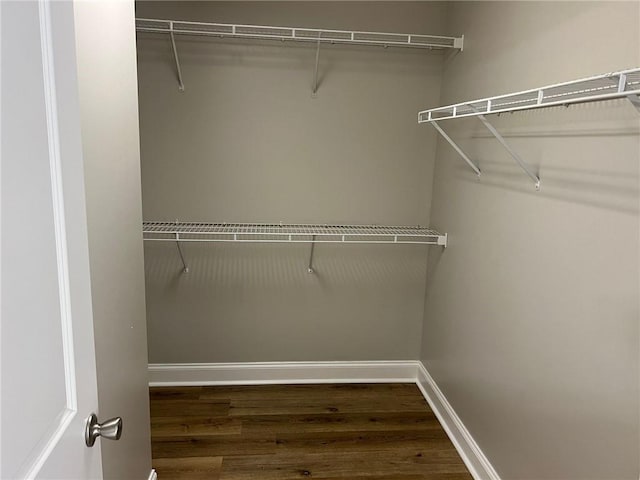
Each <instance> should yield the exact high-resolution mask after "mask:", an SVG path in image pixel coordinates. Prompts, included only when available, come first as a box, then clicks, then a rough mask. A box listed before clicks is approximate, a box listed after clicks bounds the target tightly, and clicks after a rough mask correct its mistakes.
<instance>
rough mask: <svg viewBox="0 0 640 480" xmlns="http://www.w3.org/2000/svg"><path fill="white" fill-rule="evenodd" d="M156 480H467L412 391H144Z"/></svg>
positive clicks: (341, 387) (398, 387)
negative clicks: (147, 396)
mask: <svg viewBox="0 0 640 480" xmlns="http://www.w3.org/2000/svg"><path fill="white" fill-rule="evenodd" d="M150 396H151V440H152V450H153V467H154V468H155V469H156V471H157V472H158V480H183V479H184V480H205V479H206V480H290V479H299V478H312V479H315V480H336V479H341V480H345V479H349V480H365V479H366V480H472V477H471V475H470V474H469V472H468V470H467V469H466V467H465V466H464V463H463V462H462V460H461V459H460V457H459V455H458V453H457V452H456V450H455V448H454V447H453V445H452V444H451V441H450V440H449V438H448V437H447V435H446V433H445V432H444V430H443V429H442V427H441V426H440V424H439V423H438V420H437V419H436V417H435V415H434V414H433V412H432V411H431V410H430V409H429V406H428V405H427V403H426V402H425V400H424V398H423V397H422V395H421V394H420V391H419V390H418V388H417V387H416V386H415V385H413V384H331V385H277V386H271V385H269V386H233V387H175V388H174V387H157V388H151V389H150Z"/></svg>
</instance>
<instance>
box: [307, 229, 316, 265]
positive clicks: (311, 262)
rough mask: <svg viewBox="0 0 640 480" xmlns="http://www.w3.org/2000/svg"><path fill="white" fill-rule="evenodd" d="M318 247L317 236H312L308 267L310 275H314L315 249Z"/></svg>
mask: <svg viewBox="0 0 640 480" xmlns="http://www.w3.org/2000/svg"><path fill="white" fill-rule="evenodd" d="M315 246H316V236H315V235H312V236H311V251H310V252H309V266H308V267H307V272H308V273H314V270H313V250H314V249H315Z"/></svg>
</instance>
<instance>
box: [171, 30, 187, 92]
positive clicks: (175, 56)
mask: <svg viewBox="0 0 640 480" xmlns="http://www.w3.org/2000/svg"><path fill="white" fill-rule="evenodd" d="M169 36H170V37H171V47H172V49H173V59H174V60H175V61H176V73H177V75H178V89H179V90H180V91H181V92H184V82H183V81H182V69H181V68H180V60H179V59H178V48H177V47H176V38H175V36H174V34H173V22H171V21H170V22H169Z"/></svg>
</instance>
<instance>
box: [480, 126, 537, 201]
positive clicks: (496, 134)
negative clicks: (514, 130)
mask: <svg viewBox="0 0 640 480" xmlns="http://www.w3.org/2000/svg"><path fill="white" fill-rule="evenodd" d="M477 117H478V118H479V119H480V121H481V122H482V123H483V124H484V126H485V127H487V130H489V131H490V132H491V133H492V134H493V136H494V137H496V140H498V141H499V142H500V143H501V144H502V146H503V147H504V148H505V150H507V152H509V155H511V157H513V159H514V160H515V161H516V163H517V164H518V165H520V168H522V170H524V173H526V174H527V175H528V176H529V178H531V180H533V181H534V183H535V186H536V190H540V177H538V175H536V174H535V173H533V170H532V169H531V167H530V166H529V164H527V162H525V161H524V160H522V158H520V155H518V154H517V153H516V152H515V151H514V150H513V148H511V146H510V145H509V144H508V143H507V141H506V140H505V139H504V137H503V136H502V135H500V132H498V130H496V129H495V127H494V126H493V125H491V123H489V120H487V119H486V118H485V116H484V115H477Z"/></svg>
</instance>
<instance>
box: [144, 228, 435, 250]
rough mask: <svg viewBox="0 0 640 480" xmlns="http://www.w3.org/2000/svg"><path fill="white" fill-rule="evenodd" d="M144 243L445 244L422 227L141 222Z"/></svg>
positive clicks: (433, 233) (431, 231)
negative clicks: (145, 241)
mask: <svg viewBox="0 0 640 480" xmlns="http://www.w3.org/2000/svg"><path fill="white" fill-rule="evenodd" d="M142 231H143V238H144V240H147V241H171V242H245V243H359V244H418V245H441V246H446V245H447V234H441V233H439V232H437V231H435V230H432V229H429V228H424V227H421V226H415V227H414V226H382V225H313V224H309V225H307V224H259V223H183V222H144V223H143V228H142Z"/></svg>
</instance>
